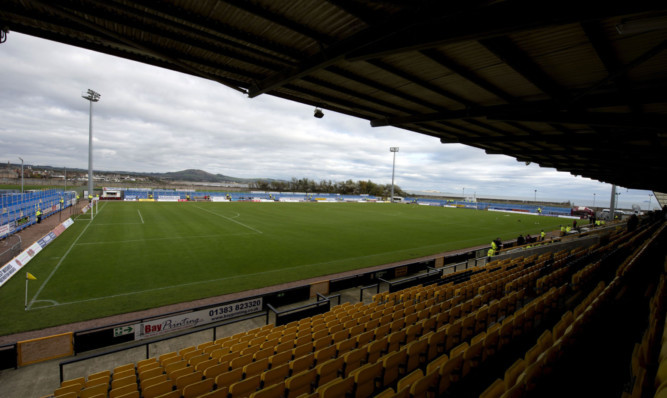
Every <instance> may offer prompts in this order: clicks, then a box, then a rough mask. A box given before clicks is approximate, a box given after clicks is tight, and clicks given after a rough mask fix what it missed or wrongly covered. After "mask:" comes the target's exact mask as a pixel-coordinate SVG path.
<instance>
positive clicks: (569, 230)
mask: <svg viewBox="0 0 667 398" xmlns="http://www.w3.org/2000/svg"><path fill="white" fill-rule="evenodd" d="M571 231H572V227H570V226H569V225H568V226H567V228H565V233H566V234H569V233H570V232H571Z"/></svg>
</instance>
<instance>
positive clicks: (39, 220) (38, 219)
mask: <svg viewBox="0 0 667 398" xmlns="http://www.w3.org/2000/svg"><path fill="white" fill-rule="evenodd" d="M35 218H36V219H37V224H39V223H41V222H42V211H41V210H40V209H37V211H36V212H35Z"/></svg>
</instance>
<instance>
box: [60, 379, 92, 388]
mask: <svg viewBox="0 0 667 398" xmlns="http://www.w3.org/2000/svg"><path fill="white" fill-rule="evenodd" d="M84 384H86V379H85V378H84V377H77V378H76V379H69V380H63V382H62V383H60V387H68V386H79V389H81V388H83V385H84Z"/></svg>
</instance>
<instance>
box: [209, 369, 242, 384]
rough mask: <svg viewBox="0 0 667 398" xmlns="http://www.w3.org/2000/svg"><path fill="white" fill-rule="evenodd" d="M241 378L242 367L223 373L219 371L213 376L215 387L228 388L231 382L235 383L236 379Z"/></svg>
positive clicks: (239, 379)
mask: <svg viewBox="0 0 667 398" xmlns="http://www.w3.org/2000/svg"><path fill="white" fill-rule="evenodd" d="M241 379H243V369H242V368H238V369H234V370H230V371H228V372H225V373H221V374H219V375H218V376H216V378H215V385H216V386H217V388H220V387H225V388H229V386H231V385H232V384H234V383H236V382H237V381H241Z"/></svg>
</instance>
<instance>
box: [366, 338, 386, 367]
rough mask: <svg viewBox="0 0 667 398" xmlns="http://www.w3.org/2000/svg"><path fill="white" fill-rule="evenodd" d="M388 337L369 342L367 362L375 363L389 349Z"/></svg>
mask: <svg viewBox="0 0 667 398" xmlns="http://www.w3.org/2000/svg"><path fill="white" fill-rule="evenodd" d="M387 344H388V343H387V337H384V338H382V339H380V340H376V341H372V342H370V343H369V344H367V349H366V350H367V352H368V355H367V357H366V362H367V363H373V362H376V361H377V360H379V359H380V357H381V356H382V355H384V354H385V353H386V351H387Z"/></svg>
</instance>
